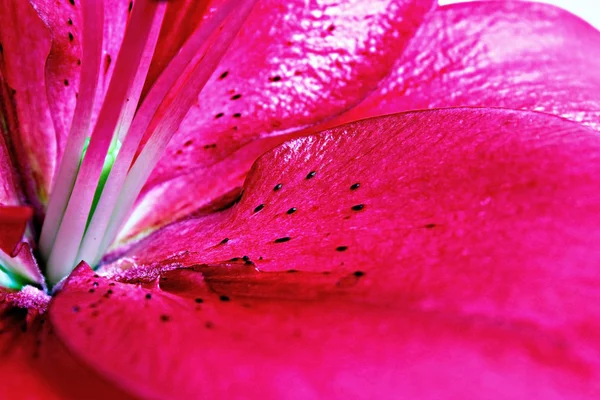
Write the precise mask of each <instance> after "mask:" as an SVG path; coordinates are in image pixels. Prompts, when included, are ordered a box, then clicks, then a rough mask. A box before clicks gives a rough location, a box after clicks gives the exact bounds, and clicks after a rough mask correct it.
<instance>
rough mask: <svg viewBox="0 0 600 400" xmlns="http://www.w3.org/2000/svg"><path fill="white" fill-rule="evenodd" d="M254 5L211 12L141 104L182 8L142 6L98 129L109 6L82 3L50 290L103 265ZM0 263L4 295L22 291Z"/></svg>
mask: <svg viewBox="0 0 600 400" xmlns="http://www.w3.org/2000/svg"><path fill="white" fill-rule="evenodd" d="M255 2H256V0H243V1H240V0H224V1H220V2H219V3H220V5H219V6H218V7H216V8H215V7H213V8H210V9H209V12H208V13H207V16H206V17H205V18H204V19H203V21H202V23H201V24H200V25H199V27H198V28H197V29H196V31H194V32H193V33H192V34H191V36H190V37H189V38H188V39H187V41H186V42H185V44H184V45H183V46H182V48H181V49H180V50H179V52H178V53H177V55H176V56H175V57H174V58H173V59H172V60H171V61H170V62H169V64H168V66H167V68H165V70H164V71H163V72H162V73H161V74H160V75H159V77H158V78H157V79H156V81H155V82H154V83H153V84H152V86H151V87H150V89H149V91H148V92H147V94H146V96H145V98H144V99H143V101H141V100H140V98H141V93H142V88H144V86H145V83H146V76H147V74H148V70H149V68H150V64H151V61H152V58H153V55H154V51H155V48H156V45H157V42H158V41H159V40H160V32H161V27H162V25H163V20H164V16H165V13H166V11H167V7H177V5H176V4H170V3H168V2H164V1H155V0H138V1H136V2H135V3H134V7H133V10H132V11H131V15H130V19H129V22H128V24H127V29H126V31H125V35H124V37H123V41H122V44H121V49H120V51H119V54H118V56H117V58H116V64H115V69H114V72H113V75H112V78H111V81H110V83H109V86H108V88H107V90H106V95H105V97H104V101H103V102H102V104H101V107H100V111H99V114H98V117H97V122H96V124H95V126H93V127H92V126H91V125H92V124H91V120H92V110H93V109H94V97H95V93H96V88H97V84H98V77H99V71H100V65H101V55H102V41H103V30H104V17H103V9H104V7H103V2H102V1H97V0H89V1H82V2H81V7H82V15H83V32H82V34H83V41H82V43H83V47H82V51H83V56H82V65H81V78H80V88H79V96H78V99H77V105H76V108H75V111H74V114H73V120H72V123H71V127H70V131H69V135H68V138H67V142H66V146H65V151H64V154H63V157H62V159H61V161H60V165H59V166H58V170H57V171H58V172H57V175H56V177H55V180H54V181H55V184H54V187H53V188H52V192H51V194H50V198H49V202H48V208H47V210H46V217H45V220H44V222H43V225H42V230H41V235H40V240H39V253H40V255H41V258H42V260H41V261H42V262H43V263H44V264H45V272H46V279H47V280H48V283H49V284H50V285H51V286H53V285H55V284H56V283H58V282H59V281H60V280H61V279H63V278H64V277H66V276H67V275H68V274H69V273H70V272H71V271H72V270H73V269H74V268H75V266H76V265H77V264H79V263H80V262H82V261H85V262H86V263H88V264H89V265H91V266H93V267H94V266H97V265H98V264H99V262H100V261H101V259H102V256H103V255H104V254H105V252H106V251H107V249H108V248H109V246H110V245H111V243H112V242H113V241H114V240H115V238H116V236H117V234H118V232H119V229H120V228H121V227H122V225H123V224H124V222H125V219H126V217H127V216H128V213H129V212H130V210H131V208H132V207H133V204H134V202H135V200H136V198H137V196H138V195H139V193H140V191H141V189H142V187H143V185H144V183H145V182H146V180H147V178H148V177H149V175H150V172H151V171H152V169H153V167H154V166H155V165H156V163H157V162H158V160H159V158H160V156H161V153H162V150H163V149H164V148H165V147H166V145H167V143H168V142H169V140H170V138H171V137H172V136H173V134H174V133H175V131H176V130H177V128H178V126H179V124H180V123H181V121H182V120H183V118H184V117H185V115H186V113H187V111H188V110H189V109H190V107H191V106H192V105H193V104H195V103H196V101H197V97H198V94H199V92H200V91H201V90H202V88H203V87H204V85H205V84H206V82H207V81H208V79H209V78H210V76H211V75H212V73H213V72H214V71H215V69H216V68H217V66H218V63H219V61H220V60H221V58H222V57H223V55H224V54H225V52H226V50H227V48H228V47H229V45H230V44H231V42H232V41H233V39H234V38H235V36H236V35H237V32H238V31H239V29H240V27H241V25H242V24H243V22H244V20H245V19H246V17H247V16H248V14H249V13H250V11H251V10H252V7H253V5H254V3H255ZM143 138H144V141H143V142H144V143H142V139H143ZM0 263H2V265H3V266H4V267H7V264H9V265H8V267H7V268H4V271H5V272H3V273H0V285H1V286H12V287H14V286H19V285H21V284H22V282H20V281H15V279H13V278H12V277H11V276H10V273H9V272H10V271H12V270H14V269H15V268H14V266H13V268H11V265H10V264H11V261H10V260H9V262H6V261H5V260H2V259H0ZM13 264H14V263H13ZM0 272H2V271H1V270H0ZM17 272H18V271H17ZM3 274H4V275H6V276H4V275H3ZM21 275H22V274H21Z"/></svg>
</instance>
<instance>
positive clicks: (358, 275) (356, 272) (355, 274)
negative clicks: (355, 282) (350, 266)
mask: <svg viewBox="0 0 600 400" xmlns="http://www.w3.org/2000/svg"><path fill="white" fill-rule="evenodd" d="M354 276H355V277H357V278H360V277H361V276H365V273H364V272H362V271H354Z"/></svg>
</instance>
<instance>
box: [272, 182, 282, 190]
mask: <svg viewBox="0 0 600 400" xmlns="http://www.w3.org/2000/svg"><path fill="white" fill-rule="evenodd" d="M282 187H283V185H282V184H281V183H278V184H277V185H275V187H274V188H273V191H274V192H276V191H278V190H279V189H281V188H282Z"/></svg>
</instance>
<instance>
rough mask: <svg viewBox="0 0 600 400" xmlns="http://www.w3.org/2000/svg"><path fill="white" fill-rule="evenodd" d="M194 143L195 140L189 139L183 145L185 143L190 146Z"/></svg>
mask: <svg viewBox="0 0 600 400" xmlns="http://www.w3.org/2000/svg"><path fill="white" fill-rule="evenodd" d="M192 143H194V141H193V140H187V141H186V142H185V143H184V144H183V145H184V146H185V147H188V146H191V145H192Z"/></svg>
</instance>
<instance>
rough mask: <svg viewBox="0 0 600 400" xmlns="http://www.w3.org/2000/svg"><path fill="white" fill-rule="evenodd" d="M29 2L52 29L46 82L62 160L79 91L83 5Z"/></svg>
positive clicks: (39, 0)
mask: <svg viewBox="0 0 600 400" xmlns="http://www.w3.org/2000/svg"><path fill="white" fill-rule="evenodd" d="M29 2H30V3H31V4H32V5H33V7H34V8H35V10H36V11H37V12H38V14H39V16H40V18H41V19H42V21H43V22H44V23H45V24H46V26H47V28H48V30H49V32H50V39H51V42H50V43H51V47H50V52H49V54H48V58H47V59H46V64H45V85H46V94H47V100H48V105H49V108H50V114H51V116H52V120H53V122H54V128H55V132H56V141H57V144H56V146H57V151H58V154H57V161H58V160H60V158H61V155H62V152H63V151H64V148H65V144H66V140H67V136H68V134H69V128H70V126H71V121H72V119H73V112H74V110H75V104H76V102H77V94H78V91H79V78H80V74H81V68H80V65H81V58H82V52H81V46H82V42H81V36H82V35H81V32H82V28H83V27H82V26H81V25H82V17H81V5H80V4H79V2H72V3H71V2H69V1H63V2H60V3H57V2H54V1H48V0H29ZM21 51H22V50H21ZM40 94H41V93H38V94H37V95H38V96H39V95H40ZM42 96H43V95H42ZM46 157H47V156H46Z"/></svg>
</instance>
